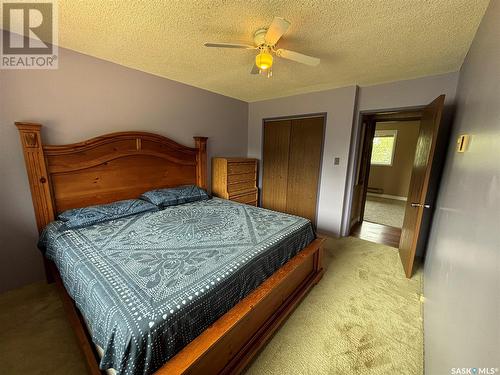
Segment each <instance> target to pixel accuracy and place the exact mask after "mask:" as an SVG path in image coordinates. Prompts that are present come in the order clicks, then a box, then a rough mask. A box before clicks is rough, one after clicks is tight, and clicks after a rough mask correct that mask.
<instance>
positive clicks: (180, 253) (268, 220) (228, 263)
mask: <svg viewBox="0 0 500 375" xmlns="http://www.w3.org/2000/svg"><path fill="white" fill-rule="evenodd" d="M16 125H17V127H18V129H19V132H20V136H21V143H22V145H23V151H24V156H25V161H26V167H27V172H28V177H29V182H30V188H31V192H32V198H33V204H34V208H35V216H36V220H37V225H38V229H39V231H40V232H42V237H41V247H42V249H43V250H44V251H45V252H46V255H47V258H46V259H47V260H46V270H47V274H48V279H49V280H50V281H55V282H56V283H57V285H58V289H59V290H60V292H61V296H62V298H63V302H64V305H65V309H66V311H67V313H68V318H69V319H70V321H71V323H72V326H73V328H74V330H75V333H76V335H77V338H78V341H79V344H80V346H81V348H82V351H83V353H84V355H85V358H86V361H87V364H88V367H89V372H90V373H92V374H100V373H102V371H104V370H106V369H109V368H117V370H118V372H119V373H123V374H136V373H141V374H149V373H153V372H155V373H157V374H176V373H239V372H241V371H242V370H243V369H244V368H245V367H246V366H247V365H248V364H249V363H250V361H251V360H252V358H253V357H254V356H255V355H256V354H257V353H258V351H259V350H260V349H261V348H262V346H263V345H264V344H265V342H266V341H267V340H268V339H269V338H270V337H271V335H272V334H273V332H275V331H276V329H277V328H279V326H280V325H281V324H282V323H283V321H284V319H286V317H287V316H288V315H289V314H290V313H291V311H293V308H294V307H295V306H296V305H297V304H298V303H299V302H300V300H301V299H302V298H303V297H304V295H305V294H306V293H307V291H308V290H309V289H310V288H311V287H312V286H313V285H314V284H316V283H317V282H318V281H319V279H320V278H321V276H322V273H323V268H322V262H321V251H322V240H321V239H315V238H314V234H313V231H312V228H311V224H310V222H308V221H307V220H305V219H302V218H298V217H296V216H292V215H286V214H281V213H276V212H273V211H269V210H264V209H261V208H256V207H251V206H248V205H243V204H239V203H234V202H229V201H226V200H221V199H217V198H213V199H211V200H207V201H201V202H193V203H188V204H183V205H179V206H175V207H170V208H168V209H165V210H162V211H158V212H148V213H142V214H137V215H133V216H131V217H128V218H124V219H118V220H115V221H111V222H106V223H102V224H99V225H95V226H92V227H88V228H82V229H77V230H71V231H60V230H59V226H60V225H61V223H60V222H58V221H56V220H55V218H56V217H57V214H58V213H60V212H62V211H65V210H67V209H70V208H75V207H82V206H88V205H91V204H101V203H108V202H111V201H116V200H120V199H129V198H136V197H138V196H139V195H140V194H141V193H143V192H144V191H147V190H150V189H155V188H163V187H172V186H178V185H184V184H196V185H198V186H199V187H202V188H206V174H207V173H206V167H207V160H206V142H207V139H206V138H204V137H195V147H194V148H191V147H186V146H182V145H180V144H178V143H176V142H174V141H172V140H170V139H168V138H165V137H163V136H160V135H156V134H152V133H143V132H122V133H114V134H109V135H105V136H101V137H97V138H93V139H91V140H87V141H84V142H80V143H76V144H70V145H59V146H47V145H43V143H42V140H41V125H39V124H31V123H16ZM159 249H160V250H161V251H159ZM131 250H133V251H131ZM152 265H154V266H152ZM165 270H167V271H165ZM97 348H100V350H98V349H97ZM99 351H101V355H100V354H99ZM99 364H100V365H101V368H99Z"/></svg>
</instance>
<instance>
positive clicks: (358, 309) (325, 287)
mask: <svg viewBox="0 0 500 375" xmlns="http://www.w3.org/2000/svg"><path fill="white" fill-rule="evenodd" d="M326 248H327V250H326V252H325V253H326V254H325V263H326V265H327V267H328V269H327V272H326V273H325V276H324V277H323V279H322V280H321V282H320V283H319V284H318V285H317V286H316V287H315V288H313V290H312V291H311V293H309V295H308V296H307V297H306V298H305V300H304V301H303V303H302V304H301V305H300V306H299V307H298V308H297V310H295V312H294V313H293V315H292V316H291V317H290V318H289V319H288V321H287V322H286V323H285V324H284V326H283V327H282V328H281V330H280V331H279V332H278V333H277V334H276V335H275V336H274V338H273V339H272V340H271V341H270V343H269V344H268V345H267V347H266V348H265V349H264V350H263V351H262V352H261V354H260V355H259V356H258V358H257V359H256V360H255V361H254V363H253V364H252V365H251V367H250V368H249V369H248V371H247V373H248V374H252V375H253V374H259V375H260V374H279V375H284V374H401V375H403V374H422V371H423V370H422V368H423V343H422V341H423V339H422V320H421V317H422V315H421V309H420V303H419V295H420V291H421V283H422V281H421V273H420V272H417V274H416V275H415V276H414V277H413V279H411V280H407V279H406V278H405V277H404V274H403V269H402V267H401V264H400V262H399V258H398V254H397V252H396V250H395V249H393V248H390V247H386V246H383V245H378V244H374V243H371V242H366V241H363V240H359V239H356V238H344V239H340V240H328V241H327V246H326ZM0 327H1V330H0V332H1V333H0V373H1V374H8V375H10V374H54V375H55V374H69V373H71V374H84V373H85V366H84V362H83V358H82V356H81V354H80V352H79V349H78V348H77V345H76V340H75V338H74V337H73V333H72V331H71V328H70V327H69V324H68V323H67V321H66V318H65V315H64V312H63V308H62V305H61V303H60V301H59V299H58V296H57V294H56V292H55V290H54V287H53V286H49V285H46V284H41V283H40V284H33V285H30V286H28V287H25V288H22V289H18V290H15V291H12V292H8V293H5V294H3V295H0Z"/></svg>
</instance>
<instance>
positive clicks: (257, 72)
mask: <svg viewBox="0 0 500 375" xmlns="http://www.w3.org/2000/svg"><path fill="white" fill-rule="evenodd" d="M259 73H260V69H259V67H258V66H257V65H255V64H253V68H252V70H251V71H250V74H259Z"/></svg>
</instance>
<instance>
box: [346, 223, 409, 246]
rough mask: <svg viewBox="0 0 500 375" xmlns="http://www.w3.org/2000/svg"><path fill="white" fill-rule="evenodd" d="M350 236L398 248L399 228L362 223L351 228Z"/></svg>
mask: <svg viewBox="0 0 500 375" xmlns="http://www.w3.org/2000/svg"><path fill="white" fill-rule="evenodd" d="M351 236H353V237H357V238H361V239H362V240H366V241H371V242H376V243H380V244H383V245H387V246H391V247H396V248H398V247H399V239H400V238H401V228H396V227H390V226H388V225H382V224H377V223H371V222H369V221H363V222H361V223H359V224H356V225H355V226H354V227H353V228H352V230H351Z"/></svg>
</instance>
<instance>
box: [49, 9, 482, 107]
mask: <svg viewBox="0 0 500 375" xmlns="http://www.w3.org/2000/svg"><path fill="white" fill-rule="evenodd" d="M488 2H489V0H343V1H332V0H302V1H299V0H296V1H292V0H288V1H285V0H275V1H263V0H260V1H259V0H244V1H230V0H165V1H161V0H154V1H151V0H150V1H146V0H143V1H137V0H135V1H134V0H127V1H124V0H119V1H110V0H106V1H104V0H85V1H75V0H73V1H70V0H59V30H60V31H59V42H60V43H59V44H60V45H61V46H62V47H66V48H70V49H73V50H76V51H79V52H83V53H86V54H89V55H91V56H96V57H99V58H102V59H105V60H110V61H113V62H116V63H118V64H122V65H125V66H128V67H132V68H136V69H139V70H142V71H145V72H149V73H153V74H156V75H159V76H162V77H166V78H170V79H173V80H176V81H180V82H184V83H187V84H190V85H193V86H196V87H201V88H204V89H207V90H210V91H214V92H217V93H220V94H224V95H227V96H231V97H234V98H238V99H241V100H245V101H249V102H252V101H256V100H262V99H268V98H274V97H280V96H286V95H291V94H296V93H304V92H311V91H318V90H321V89H328V88H334V87H341V86H346V85H353V84H359V85H371V84H376V83H382V82H388V81H395V80H400V79H409V78H415V77H420V76H426V75H433V74H439V73H445V72H450V71H456V70H458V69H459V68H460V66H461V64H462V62H463V59H464V57H465V54H466V53H467V51H468V49H469V46H470V44H471V42H472V39H473V37H474V34H475V32H476V30H477V27H478V25H479V23H480V21H481V18H482V16H483V14H484V12H485V9H486V7H487V5H488ZM273 16H282V17H284V18H286V19H288V20H289V21H290V22H291V23H292V26H291V27H290V29H289V31H288V32H287V34H285V36H284V38H283V39H282V41H281V42H280V44H279V46H280V47H284V48H287V49H291V50H294V51H298V52H302V53H305V54H310V55H312V56H317V57H319V58H321V64H320V65H319V66H318V67H315V68H311V67H308V66H305V65H301V64H298V63H295V62H292V61H286V60H282V59H279V58H276V61H275V65H274V67H273V77H272V78H271V79H267V78H265V77H263V76H259V75H257V76H255V75H254V76H252V75H250V74H249V72H250V70H251V68H252V65H253V61H254V57H255V54H256V52H255V51H253V50H238V49H224V50H221V49H215V48H206V47H204V46H203V43H204V42H206V41H215V42H217V41H225V42H227V41H241V42H251V41H252V35H253V33H254V31H255V30H257V29H258V28H262V27H266V26H268V25H269V24H270V23H271V21H272V19H273Z"/></svg>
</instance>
